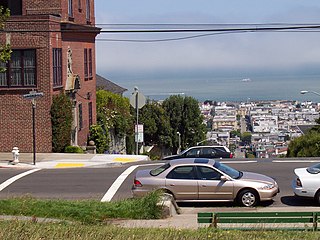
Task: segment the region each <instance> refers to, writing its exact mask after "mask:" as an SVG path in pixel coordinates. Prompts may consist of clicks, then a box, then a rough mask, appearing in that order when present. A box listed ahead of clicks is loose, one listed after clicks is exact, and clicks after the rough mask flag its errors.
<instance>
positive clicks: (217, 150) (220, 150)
mask: <svg viewBox="0 0 320 240" xmlns="http://www.w3.org/2000/svg"><path fill="white" fill-rule="evenodd" d="M232 157H233V156H232V153H231V152H230V150H229V149H228V148H227V147H225V146H196V147H191V148H188V149H186V150H184V151H183V152H182V153H181V154H179V155H172V156H167V157H164V158H163V160H172V159H179V158H232Z"/></svg>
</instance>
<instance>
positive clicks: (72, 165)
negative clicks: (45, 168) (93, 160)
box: [55, 163, 84, 168]
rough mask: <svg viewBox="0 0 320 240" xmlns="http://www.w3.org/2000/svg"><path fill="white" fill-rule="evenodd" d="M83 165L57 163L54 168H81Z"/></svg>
mask: <svg viewBox="0 0 320 240" xmlns="http://www.w3.org/2000/svg"><path fill="white" fill-rule="evenodd" d="M83 166H84V164H83V163H58V164H57V165H56V166H55V167H56V168H68V167H83Z"/></svg>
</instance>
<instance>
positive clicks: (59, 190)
mask: <svg viewBox="0 0 320 240" xmlns="http://www.w3.org/2000/svg"><path fill="white" fill-rule="evenodd" d="M225 162H226V163H227V164H228V165H230V166H232V167H234V168H236V169H238V170H242V171H251V172H257V173H261V174H265V175H268V176H271V177H273V178H275V179H276V180H277V182H278V184H279V186H280V194H278V195H277V196H276V197H275V198H274V201H273V202H267V203H265V204H264V206H266V207H273V206H275V207H284V206H316V205H315V203H314V202H313V201H311V200H306V199H301V198H296V197H294V196H293V193H292V190H291V181H292V179H293V177H294V173H293V170H294V169H295V168H298V167H306V166H310V165H312V164H314V163H311V162H301V161H300V162H298V161H293V162H292V161H291V162H286V161H285V160H280V162H274V161H272V160H269V159H266V160H259V162H251V161H247V162H246V161H242V162H238V161H236V162H235V161H233V160H230V161H225ZM149 164H150V162H149ZM153 164H154V163H153ZM131 165H133V164H126V165H123V166H121V167H111V168H69V169H42V170H39V171H36V172H32V173H30V174H28V175H26V176H24V177H22V178H19V179H16V180H15V181H11V180H12V178H14V177H15V176H18V175H19V174H22V173H26V172H27V170H22V169H5V168H3V169H0V198H2V199H3V198H9V197H13V196H24V195H30V196H34V197H36V198H42V199H69V200H71V199H72V200H74V199H96V200H101V199H103V198H104V196H105V195H106V194H107V195H108V196H109V197H110V199H111V200H112V201H114V200H119V199H125V198H130V197H131V196H132V195H131V186H132V182H133V177H134V172H135V171H136V170H137V169H141V168H149V167H151V168H153V167H154V166H146V165H143V166H139V167H137V168H135V170H134V171H133V172H132V173H131V174H129V175H128V176H125V177H123V175H121V174H122V173H123V172H124V171H125V170H126V169H128V168H129V167H130V166H131ZM119 176H121V177H122V179H123V180H124V181H123V182H122V181H120V183H121V184H118V186H117V188H114V185H115V182H116V183H118V182H119V179H118V177H119ZM121 177H120V178H121ZM117 179H118V180H117ZM6 181H7V182H6ZM8 181H10V182H9V183H8ZM5 183H7V185H6V186H5V187H3V186H4V185H5ZM116 185H117V184H116ZM1 186H2V188H3V189H2V188H1ZM110 190H113V191H110ZM110 192H111V193H110ZM110 194H111V195H110ZM216 204H218V203H210V206H215V205H216ZM202 205H203V204H198V205H197V204H192V205H191V206H194V207H201V206H202ZM218 205H219V206H221V204H218ZM183 206H184V205H183V204H182V207H183ZM186 206H190V205H186ZM222 206H232V205H231V204H228V203H222Z"/></svg>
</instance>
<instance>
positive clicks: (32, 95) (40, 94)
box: [23, 91, 43, 100]
mask: <svg viewBox="0 0 320 240" xmlns="http://www.w3.org/2000/svg"><path fill="white" fill-rule="evenodd" d="M23 97H24V98H25V99H29V100H32V99H35V98H39V97H43V92H36V91H30V92H29V93H28V94H24V95H23Z"/></svg>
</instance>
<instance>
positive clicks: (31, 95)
mask: <svg viewBox="0 0 320 240" xmlns="http://www.w3.org/2000/svg"><path fill="white" fill-rule="evenodd" d="M40 97H43V92H36V91H34V90H32V91H30V92H29V93H28V94H24V95H23V98H25V99H29V100H31V103H32V139H33V165H36V99H37V98H40Z"/></svg>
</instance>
